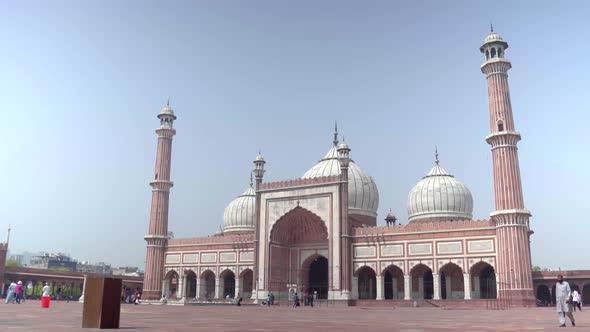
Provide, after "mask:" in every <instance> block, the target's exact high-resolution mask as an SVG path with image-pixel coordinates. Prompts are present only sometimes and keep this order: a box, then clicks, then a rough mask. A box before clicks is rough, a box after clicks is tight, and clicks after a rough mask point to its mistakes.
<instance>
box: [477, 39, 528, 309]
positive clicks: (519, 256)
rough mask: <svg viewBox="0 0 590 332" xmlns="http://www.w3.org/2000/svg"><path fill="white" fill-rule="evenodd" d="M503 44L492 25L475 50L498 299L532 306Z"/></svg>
mask: <svg viewBox="0 0 590 332" xmlns="http://www.w3.org/2000/svg"><path fill="white" fill-rule="evenodd" d="M507 48H508V43H507V42H506V41H504V40H503V39H502V37H500V36H499V35H498V34H497V33H495V32H494V30H493V28H492V29H491V32H490V34H489V35H488V36H487V37H486V39H485V41H484V43H483V45H482V46H481V47H480V51H481V52H482V53H483V54H485V62H484V63H483V64H482V65H481V71H482V72H483V73H484V74H485V75H486V78H487V82H488V98H489V108H490V135H488V136H487V137H486V141H487V142H488V143H489V144H490V145H491V146H492V160H493V168H494V196H495V206H496V211H495V212H493V213H492V214H491V217H492V220H493V221H494V222H495V224H496V236H497V251H498V262H497V265H496V273H497V277H498V297H502V298H507V299H511V300H512V303H513V304H516V305H532V304H534V295H533V280H532V270H531V252H530V247H529V236H530V234H531V233H532V232H531V231H530V228H529V217H530V216H531V214H530V212H529V211H528V210H527V209H525V207H524V200H523V195H522V184H521V181H520V167H519V165H518V149H517V146H516V145H517V143H518V141H520V133H518V132H517V131H516V129H515V126H514V118H513V116H512V105H511V103H510V90H509V88H508V70H509V69H510V68H511V67H512V65H511V64H510V61H508V59H506V58H505V57H504V55H505V50H506V49H507Z"/></svg>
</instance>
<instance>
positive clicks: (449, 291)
mask: <svg viewBox="0 0 590 332" xmlns="http://www.w3.org/2000/svg"><path fill="white" fill-rule="evenodd" d="M451 279H452V277H451V276H450V275H449V276H446V278H445V284H446V285H445V288H446V290H447V300H449V299H452V298H453V296H452V295H453V294H452V293H453V291H452V288H451Z"/></svg>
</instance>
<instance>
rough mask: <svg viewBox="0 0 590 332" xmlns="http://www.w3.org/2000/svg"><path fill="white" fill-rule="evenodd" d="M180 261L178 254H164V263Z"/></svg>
mask: <svg viewBox="0 0 590 332" xmlns="http://www.w3.org/2000/svg"><path fill="white" fill-rule="evenodd" d="M175 263H180V254H173V255H172V254H171V255H166V264H175Z"/></svg>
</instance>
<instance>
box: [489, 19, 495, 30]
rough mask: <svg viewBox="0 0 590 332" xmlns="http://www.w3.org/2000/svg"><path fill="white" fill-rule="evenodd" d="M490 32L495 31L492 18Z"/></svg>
mask: <svg viewBox="0 0 590 332" xmlns="http://www.w3.org/2000/svg"><path fill="white" fill-rule="evenodd" d="M490 32H494V25H493V24H492V21H491V20H490Z"/></svg>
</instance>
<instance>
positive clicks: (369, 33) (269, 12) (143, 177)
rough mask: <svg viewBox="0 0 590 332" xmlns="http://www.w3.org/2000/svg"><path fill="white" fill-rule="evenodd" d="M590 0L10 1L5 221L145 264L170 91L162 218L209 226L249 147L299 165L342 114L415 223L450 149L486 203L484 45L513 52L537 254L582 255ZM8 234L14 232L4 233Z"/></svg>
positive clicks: (290, 167)
mask: <svg viewBox="0 0 590 332" xmlns="http://www.w3.org/2000/svg"><path fill="white" fill-rule="evenodd" d="M588 17H590V4H588V2H586V1H579V2H574V1H567V2H558V1H530V2H526V1H519V2H515V1H506V2H504V1H492V2H490V1H464V2H459V1H457V2H449V1H445V2H443V1H354V2H352V1H290V2H287V1H157V2H156V1H69V2H61V1H8V0H4V1H0V40H1V41H2V46H3V47H2V50H1V52H0V100H1V101H2V105H1V107H0V112H1V114H2V117H1V118H2V130H1V131H0V156H1V159H0V172H1V174H3V179H2V180H3V183H2V184H3V187H4V190H2V191H0V228H1V232H0V234H4V232H5V231H4V230H5V229H6V227H7V226H8V224H9V223H10V224H11V225H12V229H13V232H12V236H11V243H10V250H11V251H12V252H20V251H24V250H28V251H37V250H44V251H62V252H66V253H70V254H71V255H73V256H74V257H75V258H78V259H83V260H91V261H94V262H97V261H106V262H110V263H112V264H114V265H139V266H141V267H142V268H143V265H144V261H145V242H144V240H143V236H144V235H145V234H146V232H147V227H148V221H149V208H150V198H151V190H150V187H149V185H148V183H149V181H150V180H151V179H152V177H153V169H154V160H155V151H156V135H155V133H154V130H155V128H156V126H157V125H158V120H157V119H156V115H157V113H158V112H159V110H160V108H161V107H162V106H163V105H164V104H165V102H166V99H167V98H168V97H170V100H171V105H172V106H173V108H174V110H175V112H176V114H177V116H178V120H177V121H176V123H175V125H176V129H177V135H176V136H175V138H174V143H173V161H172V180H173V181H174V188H173V189H172V192H171V200H170V224H169V229H170V230H172V231H173V232H174V233H175V235H176V237H192V236H206V235H209V234H212V233H214V232H215V231H216V230H217V229H218V228H219V225H220V224H221V223H222V213H223V208H224V207H225V205H226V204H227V203H228V202H230V201H231V200H232V199H233V198H235V197H236V196H237V195H239V194H241V193H242V192H243V191H244V190H245V189H246V187H247V185H248V177H249V172H250V169H251V168H252V160H253V159H254V157H255V155H256V153H257V151H258V149H262V152H263V154H264V156H265V158H266V160H267V164H266V168H267V172H266V175H265V180H266V181H272V180H280V179H292V178H297V177H300V176H301V175H303V173H305V171H306V170H307V169H309V168H310V167H312V166H313V165H314V164H315V163H316V162H317V161H318V160H319V159H320V158H321V157H322V156H323V155H324V154H325V152H326V151H327V150H328V149H329V148H330V146H331V141H332V136H331V133H332V128H333V125H334V120H338V126H339V128H340V129H341V131H342V132H343V133H344V135H345V136H346V139H347V143H348V144H349V145H350V147H351V148H352V152H351V155H352V157H353V158H354V160H355V161H356V162H357V163H358V164H359V165H360V166H361V167H362V168H363V169H364V170H365V171H366V172H367V173H368V174H370V175H371V176H373V177H374V179H375V181H376V182H377V185H378V188H379V193H380V202H379V216H378V222H379V224H383V223H384V222H383V218H384V217H385V214H386V213H387V212H388V211H389V209H390V208H391V209H392V210H393V211H394V213H396V214H397V215H398V216H399V218H400V219H401V221H402V222H404V223H405V222H406V220H407V213H406V207H405V205H406V199H407V194H408V192H409V191H410V189H411V188H412V186H413V185H414V184H415V183H416V182H418V181H419V180H420V179H421V177H422V176H424V175H425V174H426V173H427V172H428V170H429V169H430V168H431V167H432V166H433V163H434V156H433V154H434V153H433V150H434V145H435V144H437V145H438V147H439V153H440V160H441V165H442V166H443V167H445V168H446V169H447V170H448V171H449V172H450V173H452V174H454V175H455V176H456V177H457V178H458V179H460V180H461V181H463V182H464V183H465V184H466V185H467V186H468V187H469V188H470V189H471V192H472V194H473V197H474V205H475V208H474V217H475V218H476V219H485V218H489V214H490V212H492V211H493V210H494V206H493V191H492V190H493V187H492V171H491V166H492V164H491V160H490V159H491V158H490V156H491V152H490V147H489V145H488V144H487V143H486V142H485V140H484V137H485V136H486V135H487V134H488V131H489V124H488V119H489V118H488V100H487V88H486V81H485V77H484V75H483V74H481V72H480V68H479V67H480V65H481V63H482V62H483V56H482V55H481V54H480V53H479V46H480V45H481V43H482V41H483V39H484V37H485V36H486V35H487V34H488V32H489V22H490V20H493V23H494V28H495V31H497V32H498V33H499V34H500V35H502V36H503V37H504V38H505V39H506V40H507V41H508V43H509V44H510V47H509V49H508V50H507V53H506V56H507V57H508V58H509V59H510V60H511V61H512V64H513V69H512V70H511V71H510V72H509V75H510V88H511V95H512V103H513V104H512V106H513V110H514V116H515V121H516V127H517V130H519V131H520V132H521V134H522V138H523V140H522V141H521V142H520V144H519V156H520V165H521V174H522V179H523V186H524V195H525V205H526V207H527V208H528V209H530V210H531V212H532V214H533V218H532V219H531V225H532V228H533V230H534V231H535V234H534V235H533V237H532V254H533V263H534V264H538V265H541V266H546V267H553V268H557V267H561V268H590V263H589V262H588V261H587V243H586V240H587V237H588V234H590V223H589V222H588V212H590V210H589V209H588V206H589V204H588V197H589V195H588V188H589V187H590V175H589V171H588V165H590V157H589V155H590V152H588V139H589V134H588V132H587V125H588V123H590V99H589V98H588V96H589V95H590V92H589V91H590V83H589V82H590V81H589V78H588V77H589V74H590V69H589V67H588V57H589V56H590V46H589V43H588V36H589V35H590V28H589V27H590V25H589V24H588ZM2 236H4V235H2Z"/></svg>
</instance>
